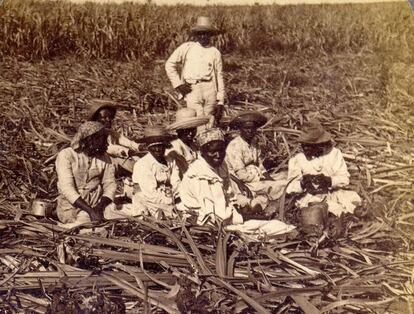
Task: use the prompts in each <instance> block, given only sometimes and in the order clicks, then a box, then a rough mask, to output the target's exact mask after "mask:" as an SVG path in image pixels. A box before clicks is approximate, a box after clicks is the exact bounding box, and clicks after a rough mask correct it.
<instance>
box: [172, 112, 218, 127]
mask: <svg viewBox="0 0 414 314" xmlns="http://www.w3.org/2000/svg"><path fill="white" fill-rule="evenodd" d="M209 120H210V119H209V118H208V117H206V116H198V117H197V112H196V111H195V110H194V109H191V108H182V109H180V110H178V111H177V113H176V115H175V122H174V123H172V124H170V125H169V126H168V129H169V130H182V129H190V128H195V127H198V126H200V125H204V124H206V123H207V122H208V121H209Z"/></svg>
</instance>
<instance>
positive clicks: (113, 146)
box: [106, 131, 139, 158]
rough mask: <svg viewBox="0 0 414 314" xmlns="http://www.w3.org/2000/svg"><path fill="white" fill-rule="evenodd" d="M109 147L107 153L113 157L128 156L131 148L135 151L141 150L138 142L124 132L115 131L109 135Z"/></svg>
mask: <svg viewBox="0 0 414 314" xmlns="http://www.w3.org/2000/svg"><path fill="white" fill-rule="evenodd" d="M108 144H109V145H108V148H107V150H106V152H107V154H108V155H109V156H112V157H123V158H125V157H128V152H129V150H130V149H132V150H134V151H138V150H139V145H138V143H135V142H134V141H131V140H130V139H128V138H127V137H126V136H124V135H123V134H119V133H117V132H115V131H113V132H111V134H110V136H108Z"/></svg>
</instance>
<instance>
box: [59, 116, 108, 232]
mask: <svg viewBox="0 0 414 314" xmlns="http://www.w3.org/2000/svg"><path fill="white" fill-rule="evenodd" d="M107 147H108V142H107V133H106V130H105V127H104V126H103V125H102V124H101V123H99V122H93V121H88V122H85V123H83V124H82V125H81V126H80V127H79V129H78V132H77V133H76V135H75V136H74V138H73V140H72V142H71V146H70V147H68V148H65V149H63V150H62V151H60V152H59V154H58V155H57V159H56V171H57V177H58V183H57V185H58V190H59V197H58V201H57V216H58V218H59V220H60V221H61V222H62V223H63V226H64V227H68V228H72V227H74V226H77V225H80V224H83V223H86V222H90V221H91V220H92V221H101V220H102V219H103V218H104V212H105V214H106V213H107V212H108V211H110V210H111V209H112V207H113V200H114V197H115V191H116V182H115V174H114V173H115V168H114V166H113V165H112V164H111V162H110V159H109V157H108V156H107V155H106V154H105V151H106V149H107Z"/></svg>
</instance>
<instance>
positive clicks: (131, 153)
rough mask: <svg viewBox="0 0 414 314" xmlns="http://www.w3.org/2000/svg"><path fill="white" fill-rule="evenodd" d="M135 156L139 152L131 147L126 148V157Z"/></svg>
mask: <svg viewBox="0 0 414 314" xmlns="http://www.w3.org/2000/svg"><path fill="white" fill-rule="evenodd" d="M135 156H139V153H138V152H137V151H135V150H133V149H129V150H128V157H135Z"/></svg>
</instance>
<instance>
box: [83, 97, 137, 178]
mask: <svg viewBox="0 0 414 314" xmlns="http://www.w3.org/2000/svg"><path fill="white" fill-rule="evenodd" d="M116 110H117V107H116V106H115V105H114V104H113V103H112V102H111V101H107V100H102V99H94V100H92V101H91V106H90V109H89V116H88V120H89V121H98V122H100V123H102V124H103V125H104V126H105V128H106V129H107V131H108V135H109V136H108V144H109V145H108V149H107V153H108V155H109V156H110V157H111V160H112V163H113V164H114V165H115V168H116V171H117V173H119V171H120V168H122V169H124V170H126V171H127V172H128V173H132V170H133V168H134V164H135V162H136V160H138V158H137V152H138V151H139V145H138V143H135V142H134V141H131V140H130V139H128V138H127V137H126V136H124V135H123V134H121V133H118V132H116V131H115V130H113V129H112V122H113V120H114V118H115V115H116Z"/></svg>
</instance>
